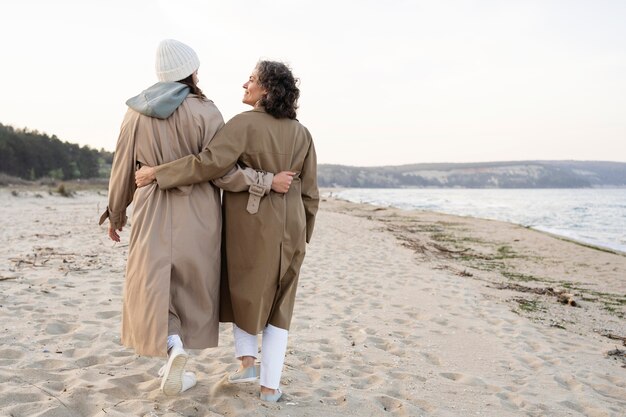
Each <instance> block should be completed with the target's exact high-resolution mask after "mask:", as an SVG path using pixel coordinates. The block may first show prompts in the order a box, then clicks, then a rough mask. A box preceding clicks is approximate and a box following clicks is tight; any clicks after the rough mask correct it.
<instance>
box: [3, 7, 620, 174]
mask: <svg viewBox="0 0 626 417" xmlns="http://www.w3.org/2000/svg"><path fill="white" fill-rule="evenodd" d="M625 22H626V1H622V0H614V1H608V0H587V1H581V0H560V1H559V0H516V1H506V0H475V1H463V0H458V1H452V0H436V1H435V0H430V1H421V0H414V1H408V0H407V1H403V0H388V1H381V0H378V1H375V0H345V1H342V0H333V1H327V0H311V1H309V0H291V1H288V0H274V1H269V0H267V1H264V0H229V1H225V0H219V1H206V0H205V1H201V0H152V1H148V0H136V1H131V0H76V1H69V0H56V1H49V0H39V1H37V0H20V1H2V3H0V39H2V43H1V45H2V50H1V52H0V56H1V57H2V58H1V61H0V123H2V124H5V125H11V126H14V127H18V128H23V127H27V128H29V129H32V130H38V131H39V132H45V133H47V134H49V135H53V134H54V135H56V136H58V137H59V138H60V139H61V140H63V141H69V142H72V143H78V144H80V145H89V146H91V147H94V148H97V149H100V148H104V149H107V150H110V151H113V150H114V149H115V144H116V141H117V137H118V134H119V128H120V124H121V121H122V118H123V116H124V114H125V112H126V109H127V107H126V105H125V101H126V100H127V99H128V98H129V97H132V96H134V95H136V94H138V93H139V92H141V91H142V90H144V89H145V88H147V87H149V86H150V85H152V84H154V83H155V82H156V81H157V79H156V75H155V72H154V59H155V52H156V48H157V45H158V44H159V42H160V41H161V40H162V39H166V38H172V39H177V40H179V41H182V42H184V43H186V44H187V45H189V46H191V47H192V48H193V49H194V50H195V51H196V52H197V54H198V56H199V58H200V62H201V65H200V69H199V77H200V84H199V85H200V87H201V88H202V89H203V91H204V92H205V94H206V95H207V96H208V97H209V98H211V99H212V100H213V101H214V102H215V103H216V105H217V106H218V108H219V109H220V110H221V112H222V114H223V116H224V118H225V120H228V119H230V118H231V117H233V116H234V115H236V114H237V113H239V112H242V111H245V110H248V109H249V107H248V106H246V105H244V104H243V103H241V97H242V93H243V89H242V84H243V83H244V82H245V81H246V80H247V78H248V76H249V74H250V72H251V71H252V69H253V68H254V66H255V64H256V62H257V61H258V60H259V59H271V60H278V61H282V62H285V63H287V64H288V65H289V66H290V67H291V68H292V70H293V72H294V74H295V76H296V77H298V78H299V79H300V90H301V96H300V109H299V113H298V119H299V120H300V122H301V123H303V124H304V125H305V126H307V128H308V129H309V131H310V132H311V134H312V135H313V140H314V143H315V146H316V150H317V155H318V162H319V163H332V164H344V165H353V166H380V165H402V164H410V163H419V162H484V161H504V160H505V161H516V160H537V159H538V160H563V159H570V160H572V159H573V160H602V161H622V162H626V23H625Z"/></svg>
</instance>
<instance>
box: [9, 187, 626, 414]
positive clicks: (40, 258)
mask: <svg viewBox="0 0 626 417" xmlns="http://www.w3.org/2000/svg"><path fill="white" fill-rule="evenodd" d="M12 191H15V193H14V194H17V195H13V194H12ZM0 200H1V201H2V204H1V207H0V230H1V231H2V232H1V233H2V242H3V244H2V247H1V249H0V294H1V295H0V322H1V326H2V328H3V331H2V333H1V336H0V341H1V347H0V416H14V417H18V416H46V417H52V416H64V417H66V416H99V417H100V416H269V415H272V416H291V417H304V416H311V417H320V416H324V417H325V416H387V415H389V416H498V417H500V416H623V415H626V369H625V368H624V366H626V360H625V359H624V357H623V356H620V355H619V354H614V355H609V353H611V352H612V353H616V352H615V349H619V350H626V347H625V346H624V340H623V337H624V336H626V320H624V315H625V314H626V257H625V256H624V255H622V254H616V253H610V252H606V251H601V250H597V249H594V248H589V247H585V246H582V245H579V244H576V243H572V242H568V241H564V240H561V239H557V238H555V237H553V236H550V235H547V234H544V233H539V232H536V231H533V230H529V229H526V228H523V227H520V226H515V225H511V224H507V223H502V222H495V221H486V220H479V219H472V218H465V217H456V216H450V215H443V214H436V213H428V212H407V211H401V210H395V209H383V208H376V207H373V206H366V205H358V204H352V203H347V202H343V201H338V200H335V199H333V198H329V197H327V198H325V199H324V201H323V202H322V205H321V210H320V213H319V216H318V221H317V225H316V230H315V234H314V237H313V242H312V243H311V245H309V247H308V254H307V258H306V260H305V264H304V266H303V269H302V273H301V277H300V288H299V289H298V297H297V301H296V308H295V313H294V319H293V323H292V328H291V332H290V339H289V345H288V349H287V357H286V364H285V368H284V372H283V377H282V382H281V383H282V388H283V391H284V392H285V400H284V401H281V402H279V403H277V404H267V403H262V402H261V401H259V399H258V391H257V390H258V387H256V386H255V385H254V384H242V385H238V386H231V385H229V384H228V383H227V382H226V376H227V375H228V373H229V372H231V371H234V370H235V369H236V368H237V366H238V364H237V362H236V360H235V359H234V358H233V346H232V345H233V342H232V335H231V330H230V327H229V326H227V325H222V327H221V332H220V347H218V348H215V349H207V350H203V351H192V352H191V354H192V358H191V360H190V361H189V364H188V369H189V370H193V371H195V372H196V373H197V376H198V385H197V386H196V387H195V388H193V389H192V390H190V391H188V392H186V393H183V394H181V395H180V396H178V397H166V396H164V395H163V394H162V393H161V392H160V390H159V381H158V379H157V378H156V373H157V371H158V369H159V368H160V367H161V365H162V363H163V362H162V359H158V358H149V357H140V356H137V355H135V354H134V353H133V352H132V351H131V350H129V349H126V348H123V347H122V346H120V344H119V325H120V310H121V296H122V285H123V279H124V277H123V275H124V267H125V259H126V255H127V251H128V245H127V243H128V231H127V230H125V231H124V232H122V243H121V244H114V243H113V242H111V241H110V240H108V238H107V237H106V234H105V232H106V227H105V226H101V227H100V226H97V219H98V217H99V214H100V212H101V211H102V209H103V208H104V207H105V206H106V192H104V191H100V192H98V191H80V192H78V193H77V194H76V195H75V196H74V197H72V198H66V197H61V196H58V195H50V194H48V192H47V191H39V192H37V191H33V190H24V189H19V190H16V189H13V190H12V189H7V188H4V189H0ZM565 294H571V296H570V295H565ZM559 296H561V298H562V299H564V300H565V301H567V299H568V298H569V299H572V300H573V301H574V303H576V304H577V306H571V305H567V304H562V303H561V302H559Z"/></svg>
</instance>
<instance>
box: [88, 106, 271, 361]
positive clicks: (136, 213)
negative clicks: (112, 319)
mask: <svg viewBox="0 0 626 417" xmlns="http://www.w3.org/2000/svg"><path fill="white" fill-rule="evenodd" d="M223 124H224V122H223V118H222V115H221V114H220V112H219V110H218V109H217V107H216V106H215V105H214V104H213V103H212V102H210V101H208V100H201V99H199V98H198V97H197V96H195V95H191V94H190V95H189V96H188V97H187V98H186V99H185V100H184V101H183V103H182V104H181V105H180V106H179V107H178V108H177V109H176V111H175V112H174V114H172V115H171V116H170V117H169V118H167V119H157V118H152V117H148V116H145V115H143V114H140V113H138V112H136V111H134V110H132V109H129V110H128V112H127V113H126V116H125V118H124V121H123V123H122V127H121V131H120V135H119V139H118V143H117V147H116V151H115V160H114V162H113V167H112V171H111V178H110V183H109V206H108V208H107V211H106V212H105V213H104V214H103V216H102V218H101V219H100V224H102V223H103V222H104V220H105V219H106V218H107V217H108V218H109V221H110V222H111V224H112V225H113V226H114V227H115V228H119V227H121V226H124V225H125V224H126V208H127V206H128V205H129V204H130V203H131V201H132V202H133V211H132V218H131V225H132V227H131V229H130V244H129V252H128V262H127V267H126V279H125V283H124V297H123V313H122V335H121V340H122V344H124V345H125V346H128V347H132V348H134V349H135V351H136V352H137V353H138V354H141V355H150V356H165V355H166V340H167V335H168V306H169V310H171V311H173V312H174V313H175V314H176V315H177V316H178V318H179V319H180V322H181V326H182V328H181V333H182V334H181V335H180V336H181V338H182V340H183V344H184V346H185V347H186V348H192V349H200V348H207V347H214V346H217V343H218V332H219V329H218V327H219V309H218V306H219V282H220V258H221V256H220V253H221V249H220V241H221V223H222V220H221V205H220V194H219V190H218V189H217V188H216V187H215V186H213V185H212V184H211V183H208V182H202V183H198V184H195V185H188V186H181V187H176V188H174V189H171V190H168V191H165V190H162V189H159V188H158V187H157V186H156V184H152V185H150V186H147V187H143V188H140V189H136V187H135V177H134V173H135V169H136V165H137V163H139V164H144V165H150V166H155V165H159V164H163V163H166V162H169V161H173V160H176V159H178V158H181V157H183V156H185V155H191V154H197V153H199V152H200V151H201V150H202V149H204V148H205V147H206V146H207V145H208V144H209V142H210V141H211V139H212V138H213V136H214V135H215V133H216V132H217V131H218V130H219V129H220V128H221V127H222V126H223ZM229 168H230V167H229ZM256 179H257V176H256V172H255V171H254V170H251V169H247V170H246V171H245V172H244V171H242V170H233V171H231V172H230V173H229V175H227V176H226V177H224V178H222V179H221V180H220V181H219V182H218V185H220V186H221V187H223V188H227V189H230V190H233V191H237V190H239V191H240V190H247V189H248V187H249V185H250V184H252V183H256ZM269 184H270V185H271V179H270V181H269ZM268 191H269V189H268ZM245 194H246V195H247V193H245Z"/></svg>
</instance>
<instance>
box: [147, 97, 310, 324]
mask: <svg viewBox="0 0 626 417" xmlns="http://www.w3.org/2000/svg"><path fill="white" fill-rule="evenodd" d="M238 160H239V161H240V162H243V164H245V165H246V166H248V167H251V168H254V169H258V170H264V171H268V172H280V171H286V170H289V171H295V172H298V173H299V175H298V177H297V178H296V179H295V180H294V182H293V183H292V185H291V187H290V189H289V191H288V192H287V193H286V194H278V193H273V192H272V193H270V194H269V196H268V197H264V198H263V199H262V200H261V202H260V206H259V211H258V213H256V214H250V213H248V212H247V211H246V204H247V201H248V194H247V193H241V192H225V193H224V196H223V215H224V237H223V243H224V247H225V250H226V253H225V255H226V268H225V271H224V272H226V274H224V276H223V278H222V289H221V290H222V297H221V301H220V320H221V321H226V322H234V323H236V324H237V326H238V327H240V328H241V329H243V330H245V331H246V332H248V333H250V334H256V333H259V332H260V331H262V330H263V328H264V327H265V326H266V325H267V324H272V325H274V326H276V327H280V328H282V329H287V330H288V329H289V324H290V322H291V316H292V312H293V306H294V300H295V295H296V289H297V285H298V275H299V272H300V266H301V265H302V261H303V259H304V254H305V246H306V244H305V241H306V242H309V240H310V239H311V234H312V233H313V225H314V221H315V214H316V212H317V208H318V204H319V193H318V187H317V164H316V155H315V149H314V146H313V140H312V138H311V135H310V134H309V132H308V130H307V129H306V128H305V127H304V126H303V125H301V124H300V123H299V122H298V121H297V120H291V119H276V118H274V117H272V116H271V115H269V114H267V113H266V112H265V111H264V110H263V109H254V110H251V111H248V112H244V113H241V114H239V115H237V116H235V117H234V118H233V119H231V120H230V121H229V122H228V123H227V124H226V125H225V126H224V127H223V128H222V129H221V130H220V131H219V132H218V134H217V135H216V136H215V139H214V140H213V141H212V142H211V143H210V144H209V146H208V148H207V149H205V150H204V151H203V152H202V153H200V154H199V155H198V156H189V157H186V158H183V159H180V160H178V161H174V162H171V163H168V164H165V165H162V166H159V167H157V168H156V177H157V182H158V184H159V187H161V188H163V189H169V188H172V187H178V186H182V185H184V184H192V183H197V182H202V181H206V180H208V179H211V178H216V177H219V176H221V175H223V174H224V173H225V172H228V170H229V169H231V167H232V166H233V164H234V163H235V162H236V161H238Z"/></svg>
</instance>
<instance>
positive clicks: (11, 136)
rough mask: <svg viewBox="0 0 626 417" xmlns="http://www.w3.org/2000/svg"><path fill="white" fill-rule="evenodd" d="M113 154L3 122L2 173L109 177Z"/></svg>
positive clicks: (0, 128) (0, 139)
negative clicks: (6, 124)
mask: <svg viewBox="0 0 626 417" xmlns="http://www.w3.org/2000/svg"><path fill="white" fill-rule="evenodd" d="M112 161H113V153H112V152H107V151H105V150H104V149H101V150H99V151H98V150H96V149H92V148H90V147H88V146H82V147H81V146H79V145H77V144H74V143H69V142H63V141H61V140H60V139H59V138H57V137H56V135H52V136H48V135H47V134H45V133H39V132H38V131H36V130H28V129H26V128H24V129H16V128H14V127H12V126H5V125H3V124H1V123H0V172H3V173H6V174H8V175H12V176H15V177H20V178H23V179H26V180H31V181H32V180H37V179H40V178H43V177H49V178H53V179H57V180H72V179H86V178H97V177H108V176H109V173H110V167H111V163H112Z"/></svg>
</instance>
